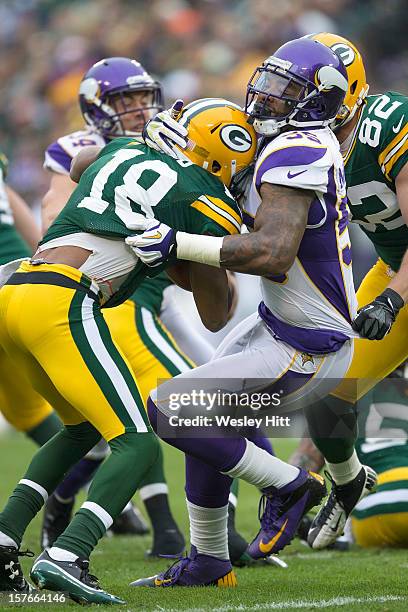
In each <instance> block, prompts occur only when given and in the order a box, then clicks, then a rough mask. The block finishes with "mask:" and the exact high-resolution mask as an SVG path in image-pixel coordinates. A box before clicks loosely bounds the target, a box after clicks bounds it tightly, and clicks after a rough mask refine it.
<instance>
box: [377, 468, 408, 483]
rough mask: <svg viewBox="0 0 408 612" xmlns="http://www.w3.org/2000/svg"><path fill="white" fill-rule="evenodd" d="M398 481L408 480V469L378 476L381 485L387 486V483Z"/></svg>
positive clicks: (390, 471) (398, 469) (389, 471)
mask: <svg viewBox="0 0 408 612" xmlns="http://www.w3.org/2000/svg"><path fill="white" fill-rule="evenodd" d="M397 480H408V467H399V468H394V469H392V470H387V471H386V472H383V473H382V474H378V484H379V485H382V484H385V483H386V482H395V481H397Z"/></svg>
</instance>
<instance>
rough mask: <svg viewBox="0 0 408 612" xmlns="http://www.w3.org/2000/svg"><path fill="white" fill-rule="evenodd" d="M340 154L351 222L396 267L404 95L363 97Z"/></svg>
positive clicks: (401, 232) (401, 225)
mask: <svg viewBox="0 0 408 612" xmlns="http://www.w3.org/2000/svg"><path fill="white" fill-rule="evenodd" d="M366 100H367V102H366V104H365V106H364V107H363V111H362V113H361V116H360V119H359V123H358V125H357V128H356V130H355V132H354V138H353V140H352V142H351V144H350V147H349V150H348V152H347V154H346V156H345V160H344V163H345V170H346V181H347V196H348V199H349V206H350V210H351V214H352V221H354V222H355V223H358V224H359V225H360V226H361V228H362V229H363V231H364V232H365V233H366V234H367V235H368V237H369V239H370V240H371V242H372V243H373V244H374V246H375V249H376V251H377V253H378V255H379V257H381V259H382V260H383V261H384V262H385V263H386V264H387V265H389V266H390V267H391V268H392V270H395V271H396V270H398V268H399V266H400V264H401V260H402V257H403V255H404V253H405V251H406V249H407V246H408V227H407V225H406V223H405V221H404V219H403V217H402V215H401V211H400V209H399V206H398V201H397V197H396V189H395V179H396V177H397V175H398V173H399V171H400V170H401V168H402V167H403V166H404V165H405V164H406V163H407V161H408V99H407V98H406V97H405V96H403V95H401V94H398V93H395V92H393V91H388V92H386V93H385V94H381V95H375V96H368V97H367V99H366Z"/></svg>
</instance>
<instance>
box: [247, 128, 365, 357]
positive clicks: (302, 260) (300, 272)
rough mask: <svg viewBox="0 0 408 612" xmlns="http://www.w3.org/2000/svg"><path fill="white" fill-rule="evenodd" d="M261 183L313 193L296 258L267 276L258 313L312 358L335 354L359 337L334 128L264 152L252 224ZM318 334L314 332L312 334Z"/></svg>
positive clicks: (252, 197)
mask: <svg viewBox="0 0 408 612" xmlns="http://www.w3.org/2000/svg"><path fill="white" fill-rule="evenodd" d="M262 183H271V184H275V185H284V186H286V187H293V188H297V189H306V190H309V191H311V192H314V194H315V198H314V200H313V201H312V203H311V205H310V209H309V215H308V223H307V227H306V230H305V233H304V235H303V238H302V241H301V243H300V247H299V250H298V253H297V257H296V259H295V261H294V263H293V265H292V267H291V268H290V270H289V271H288V272H287V273H286V274H282V275H279V276H269V277H267V278H266V277H263V278H262V279H261V288H262V295H263V302H262V303H261V304H260V307H259V314H260V315H261V317H262V318H263V320H264V321H265V323H266V324H267V325H268V327H269V328H270V329H272V331H273V332H274V334H275V336H276V337H278V338H280V339H281V340H284V341H285V342H287V343H288V344H290V345H292V346H294V347H295V348H298V349H299V350H304V351H307V352H309V353H314V354H317V353H327V352H332V351H336V350H338V349H339V348H340V347H341V346H342V344H343V343H344V342H345V341H346V340H347V339H348V338H350V337H356V334H355V332H354V331H353V330H352V328H351V320H352V319H353V317H354V316H355V314H356V309H357V301H356V297H355V291H354V283H353V275H352V265H351V246H350V240H349V234H348V229H347V224H348V207H347V199H346V183H345V175H344V167H343V160H342V156H341V154H340V149H339V145H338V142H337V140H336V138H335V136H334V134H333V133H332V131H331V130H330V129H329V128H321V129H314V130H308V131H304V130H298V131H291V132H285V133H283V134H280V135H279V136H277V137H276V138H274V139H273V140H272V141H270V142H268V144H267V145H266V146H265V148H264V149H263V150H262V151H261V153H260V155H259V157H258V160H257V163H256V167H255V173H254V178H253V183H252V187H251V190H250V193H249V196H248V200H247V202H246V205H245V210H244V222H245V223H246V224H247V225H248V226H251V223H252V224H253V219H254V217H255V215H256V211H257V209H258V207H259V205H260V203H261V196H260V188H261V184H262ZM312 330H313V331H312Z"/></svg>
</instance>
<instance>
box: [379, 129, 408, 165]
mask: <svg viewBox="0 0 408 612" xmlns="http://www.w3.org/2000/svg"><path fill="white" fill-rule="evenodd" d="M407 134H408V123H406V124H405V125H404V127H403V128H402V130H400V131H399V132H398V134H397V135H396V136H395V138H394V139H393V140H391V142H390V143H389V144H388V145H387V146H386V147H385V149H384V151H382V152H381V153H380V154H379V156H378V163H379V165H380V166H382V165H383V164H384V163H385V162H386V158H387V156H388V154H389V153H390V152H391V151H392V150H393V149H394V147H395V146H396V145H397V144H398V143H399V142H400V141H401V140H402V139H403V138H404V136H406V135H407Z"/></svg>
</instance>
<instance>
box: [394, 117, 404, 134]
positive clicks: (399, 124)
mask: <svg viewBox="0 0 408 612" xmlns="http://www.w3.org/2000/svg"><path fill="white" fill-rule="evenodd" d="M404 117H405V115H402V117H401V119H400V120H399V123H398V125H393V126H392V131H393V132H394V134H398V132H399V131H400V129H401V125H402V122H403V121H404Z"/></svg>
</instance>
